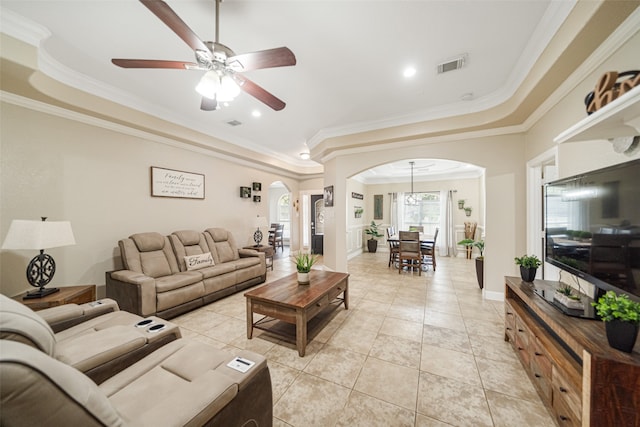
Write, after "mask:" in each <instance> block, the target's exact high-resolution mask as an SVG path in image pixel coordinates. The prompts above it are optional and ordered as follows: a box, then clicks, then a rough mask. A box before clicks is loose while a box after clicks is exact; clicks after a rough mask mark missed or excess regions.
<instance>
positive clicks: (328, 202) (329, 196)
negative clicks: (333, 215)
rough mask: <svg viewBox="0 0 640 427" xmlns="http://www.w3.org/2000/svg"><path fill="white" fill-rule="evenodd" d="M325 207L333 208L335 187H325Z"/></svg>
mask: <svg viewBox="0 0 640 427" xmlns="http://www.w3.org/2000/svg"><path fill="white" fill-rule="evenodd" d="M324 206H325V207H331V206H333V185H330V186H328V187H324Z"/></svg>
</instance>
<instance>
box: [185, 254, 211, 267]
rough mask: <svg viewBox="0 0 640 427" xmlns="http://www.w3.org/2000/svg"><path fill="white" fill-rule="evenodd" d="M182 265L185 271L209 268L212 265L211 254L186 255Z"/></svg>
mask: <svg viewBox="0 0 640 427" xmlns="http://www.w3.org/2000/svg"><path fill="white" fill-rule="evenodd" d="M184 263H185V264H186V266H187V270H189V271H191V270H200V269H201V268H205V267H211V266H212V265H214V264H213V256H211V252H207V253H204V254H200V255H187V256H185V257H184Z"/></svg>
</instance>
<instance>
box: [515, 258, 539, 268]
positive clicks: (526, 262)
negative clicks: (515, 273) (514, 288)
mask: <svg viewBox="0 0 640 427" xmlns="http://www.w3.org/2000/svg"><path fill="white" fill-rule="evenodd" d="M514 261H515V262H516V265H519V266H521V267H524V268H538V267H540V264H542V261H540V260H539V259H538V257H537V256H535V255H522V256H521V257H515V258H514Z"/></svg>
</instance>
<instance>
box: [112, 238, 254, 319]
mask: <svg viewBox="0 0 640 427" xmlns="http://www.w3.org/2000/svg"><path fill="white" fill-rule="evenodd" d="M118 246H119V247H120V253H121V255H122V263H123V266H124V270H119V271H110V272H107V274H106V288H107V297H108V298H113V299H114V300H116V301H117V302H118V304H119V305H120V308H121V309H122V310H126V311H129V312H132V313H136V314H139V315H141V316H151V315H156V316H159V317H162V318H171V317H174V316H177V315H179V314H182V313H184V312H186V311H189V310H192V309H194V308H196V307H200V306H202V305H204V304H208V303H210V302H212V301H215V300H217V299H220V298H222V297H224V296H227V295H230V294H232V293H235V292H238V291H240V290H242V289H245V288H247V287H250V286H253V285H256V284H259V283H263V282H264V281H265V280H266V277H267V266H266V263H265V257H264V253H260V252H258V251H254V250H250V249H242V248H238V247H237V245H236V242H235V239H234V237H233V235H232V234H231V233H230V232H229V231H227V230H225V229H223V228H208V229H206V230H205V231H204V232H198V231H194V230H182V231H175V232H173V233H171V234H170V235H169V236H163V235H162V234H160V233H154V232H149V233H138V234H134V235H132V236H130V237H129V238H128V239H122V240H120V241H119V242H118Z"/></svg>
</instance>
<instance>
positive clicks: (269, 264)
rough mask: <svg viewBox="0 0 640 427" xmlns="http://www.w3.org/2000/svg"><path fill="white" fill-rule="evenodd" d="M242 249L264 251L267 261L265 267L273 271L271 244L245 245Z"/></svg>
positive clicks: (273, 252)
mask: <svg viewBox="0 0 640 427" xmlns="http://www.w3.org/2000/svg"><path fill="white" fill-rule="evenodd" d="M243 249H253V250H254V251H258V252H264V258H265V261H266V262H267V268H271V271H273V255H274V254H275V251H274V250H273V246H266V245H260V246H245V247H244V248H243Z"/></svg>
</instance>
